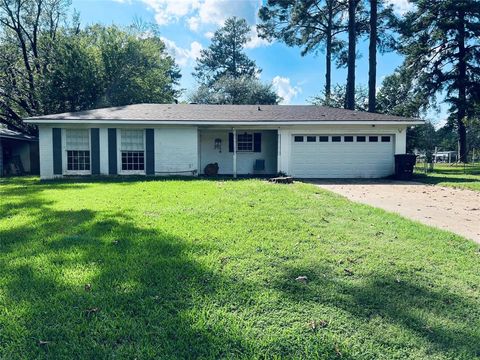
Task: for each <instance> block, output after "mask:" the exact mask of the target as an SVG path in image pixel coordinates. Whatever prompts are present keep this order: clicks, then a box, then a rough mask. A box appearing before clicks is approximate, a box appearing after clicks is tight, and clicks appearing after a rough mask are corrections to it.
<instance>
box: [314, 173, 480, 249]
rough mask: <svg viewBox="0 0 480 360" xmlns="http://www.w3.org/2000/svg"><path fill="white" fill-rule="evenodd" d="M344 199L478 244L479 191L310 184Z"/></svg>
mask: <svg viewBox="0 0 480 360" xmlns="http://www.w3.org/2000/svg"><path fill="white" fill-rule="evenodd" d="M310 182H311V183H313V184H315V185H317V186H319V187H321V188H323V189H326V190H330V191H333V192H335V193H338V194H340V195H343V196H345V197H347V198H348V199H350V200H352V201H356V202H360V203H363V204H368V205H372V206H375V207H378V208H381V209H384V210H387V211H391V212H395V213H398V214H400V215H403V216H405V217H407V218H410V219H413V220H417V221H420V222H422V223H424V224H427V225H431V226H435V227H438V228H440V229H444V230H449V231H452V232H454V233H456V234H459V235H462V236H464V237H466V238H469V239H472V240H474V241H475V242H477V243H480V192H476V191H472V190H463V189H454V188H449V187H442V186H436V185H425V184H421V183H416V182H401V181H393V180H351V181H345V180H332V181H324V180H318V181H310Z"/></svg>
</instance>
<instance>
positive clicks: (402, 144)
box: [278, 125, 407, 174]
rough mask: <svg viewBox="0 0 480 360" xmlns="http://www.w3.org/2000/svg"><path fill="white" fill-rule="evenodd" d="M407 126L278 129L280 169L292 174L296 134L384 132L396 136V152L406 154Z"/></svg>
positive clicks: (326, 126) (321, 126)
mask: <svg viewBox="0 0 480 360" xmlns="http://www.w3.org/2000/svg"><path fill="white" fill-rule="evenodd" d="M406 133H407V130H406V126H405V125H382V126H379V125H376V126H372V125H358V126H352V125H337V126H334V125H317V126H297V127H283V128H280V129H279V130H278V137H279V140H278V141H279V153H278V164H279V166H278V168H279V170H278V171H281V172H284V173H286V174H290V170H291V166H290V161H291V149H292V141H293V140H292V137H293V135H295V134H298V135H305V134H326V135H337V134H338V135H343V134H347V135H348V134H353V135H356V134H372V135H375V134H379V135H380V134H384V135H392V136H393V138H394V146H395V154H405V152H406Z"/></svg>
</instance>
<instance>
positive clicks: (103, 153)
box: [100, 128, 108, 175]
mask: <svg viewBox="0 0 480 360" xmlns="http://www.w3.org/2000/svg"><path fill="white" fill-rule="evenodd" d="M100 174H102V175H108V128H100Z"/></svg>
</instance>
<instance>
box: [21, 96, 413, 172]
mask: <svg viewBox="0 0 480 360" xmlns="http://www.w3.org/2000/svg"><path fill="white" fill-rule="evenodd" d="M25 121H26V122H27V123H31V124H36V125H37V126H38V128H39V138H40V175H41V177H42V178H43V179H51V178H55V177H62V176H65V175H90V174H92V175H128V174H137V175H138V174H145V175H202V174H204V173H205V168H206V167H207V165H209V164H217V165H218V174H220V175H233V176H237V175H256V174H259V175H270V174H272V175H273V174H277V173H284V174H288V175H291V176H294V177H298V178H379V177H386V176H389V175H391V174H393V172H394V155H395V154H404V153H405V149H406V148H405V147H406V129H407V127H409V126H412V125H416V124H422V123H423V121H421V120H416V119H409V118H403V117H397V116H389V115H381V114H375V113H367V112H359V111H352V110H344V109H335V108H330V107H322V106H303V105H292V106H287V105H268V106H267V105H197V104H136V105H128V106H120V107H111V108H104V109H96V110H89V111H81V112H72V113H64V114H54V115H46V116H37V117H32V118H28V119H26V120H25ZM210 168H211V167H210Z"/></svg>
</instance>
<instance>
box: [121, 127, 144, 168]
mask: <svg viewBox="0 0 480 360" xmlns="http://www.w3.org/2000/svg"><path fill="white" fill-rule="evenodd" d="M120 153H121V162H122V171H140V172H141V171H144V170H145V148H144V137H143V130H125V129H122V130H121V141H120Z"/></svg>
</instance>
